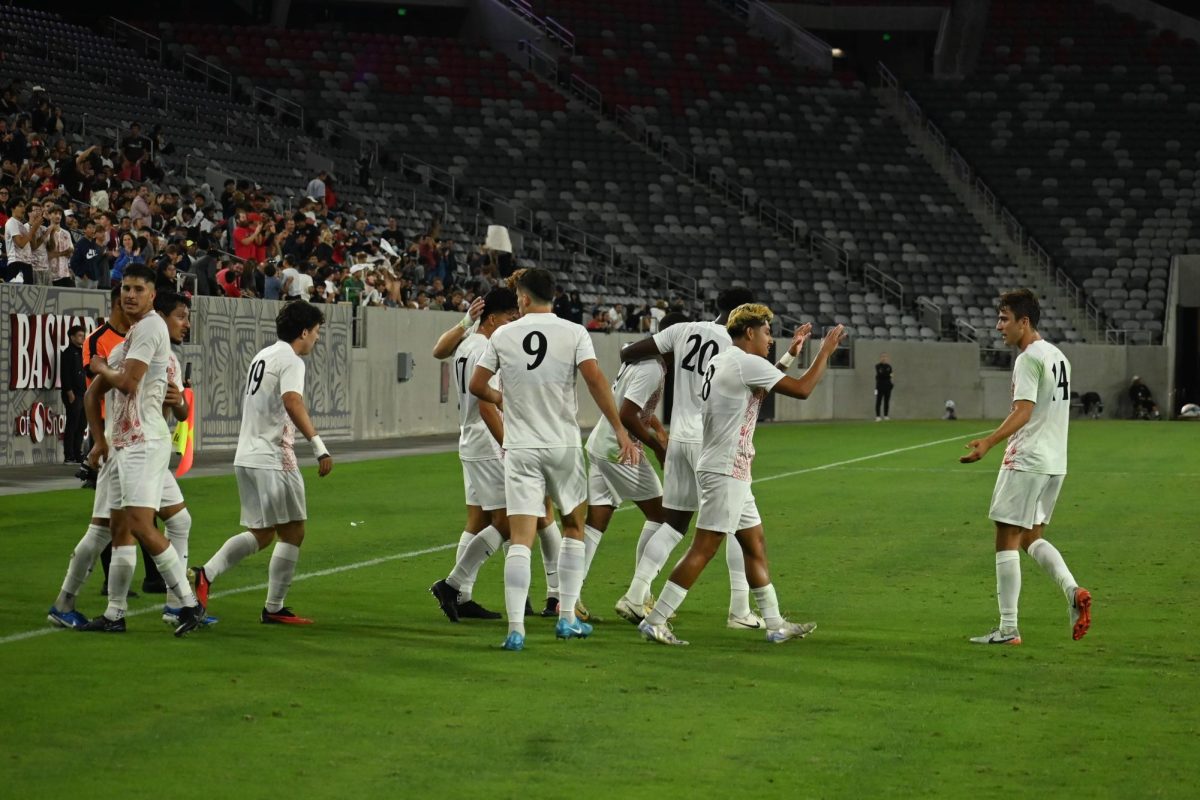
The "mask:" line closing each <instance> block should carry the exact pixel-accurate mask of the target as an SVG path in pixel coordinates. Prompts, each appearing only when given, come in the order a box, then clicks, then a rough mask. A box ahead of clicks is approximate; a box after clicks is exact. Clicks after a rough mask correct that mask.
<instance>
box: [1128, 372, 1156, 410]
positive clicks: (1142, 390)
mask: <svg viewBox="0 0 1200 800" xmlns="http://www.w3.org/2000/svg"><path fill="white" fill-rule="evenodd" d="M1129 400H1130V402H1131V403H1133V416H1134V418H1135V419H1159V416H1160V415H1159V413H1158V404H1157V403H1155V402H1154V395H1153V393H1152V392H1151V391H1150V387H1149V386H1147V385H1146V384H1144V383H1142V379H1141V378H1140V377H1138V376H1137V375H1134V376H1133V381H1132V382H1131V383H1130V384H1129Z"/></svg>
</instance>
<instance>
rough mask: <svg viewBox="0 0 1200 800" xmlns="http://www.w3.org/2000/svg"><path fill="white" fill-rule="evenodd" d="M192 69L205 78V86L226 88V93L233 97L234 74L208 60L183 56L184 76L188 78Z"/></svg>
mask: <svg viewBox="0 0 1200 800" xmlns="http://www.w3.org/2000/svg"><path fill="white" fill-rule="evenodd" d="M189 67H190V68H191V69H192V71H193V72H194V73H197V74H199V75H201V76H203V78H204V85H205V86H209V85H210V84H212V83H215V84H216V85H217V86H221V87H224V89H225V93H226V94H228V95H229V96H230V97H233V87H234V83H233V73H231V72H230V71H229V70H227V69H225V68H224V67H220V66H217V65H216V64H214V63H212V62H211V61H209V60H208V59H207V58H200V56H197V55H193V54H192V53H184V54H183V74H184V76H185V77H186V76H187V74H188V68H189Z"/></svg>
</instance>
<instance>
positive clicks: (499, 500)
mask: <svg viewBox="0 0 1200 800" xmlns="http://www.w3.org/2000/svg"><path fill="white" fill-rule="evenodd" d="M462 470H463V489H464V490H465V493H466V498H467V505H469V506H479V507H480V508H482V509H483V510H484V511H495V510H496V509H498V508H504V506H505V502H504V462H503V461H501V460H500V459H498V458H489V459H485V460H483V461H464V462H462Z"/></svg>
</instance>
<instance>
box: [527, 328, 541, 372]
mask: <svg viewBox="0 0 1200 800" xmlns="http://www.w3.org/2000/svg"><path fill="white" fill-rule="evenodd" d="M521 347H522V348H524V350H525V352H526V353H528V354H529V355H531V356H533V361H531V362H529V363H528V364H526V365H525V369H537V368H538V366H539V365H540V364H541V363H542V361H544V360H545V359H546V334H544V333H542V332H541V331H533V332H532V333H530V334H529V335H528V336H526V337H525V341H523V342H521Z"/></svg>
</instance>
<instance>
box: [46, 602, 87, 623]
mask: <svg viewBox="0 0 1200 800" xmlns="http://www.w3.org/2000/svg"><path fill="white" fill-rule="evenodd" d="M46 619H47V621H49V623H50V624H51V625H54V626H56V627H59V628H82V627H83V626H84V625H87V624H88V618H87V617H85V616H84V615H83V614H80V613H79V612H78V611H76V610H74V609H71V610H70V611H59V610H58V609H57V608H55V607H54V606H50V611H48V612H47V613H46Z"/></svg>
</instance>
